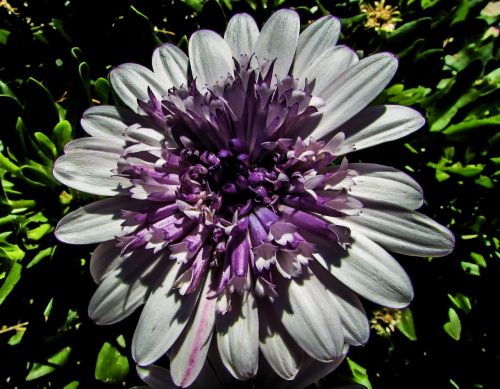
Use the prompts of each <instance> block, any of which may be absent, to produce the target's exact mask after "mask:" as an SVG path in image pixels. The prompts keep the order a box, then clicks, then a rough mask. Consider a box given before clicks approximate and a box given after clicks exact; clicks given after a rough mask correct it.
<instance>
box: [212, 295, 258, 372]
mask: <svg viewBox="0 0 500 389" xmlns="http://www.w3.org/2000/svg"><path fill="white" fill-rule="evenodd" d="M216 327H217V346H218V349H219V354H220V357H221V359H222V362H223V363H224V366H225V367H226V369H227V370H229V372H230V373H231V374H232V375H233V376H234V377H235V378H237V379H240V380H246V379H249V378H251V377H253V376H255V375H256V374H257V368H258V364H259V317H258V313H257V303H256V301H255V297H254V295H253V291H249V292H244V293H243V296H242V295H239V294H236V293H233V294H232V295H231V309H230V311H229V312H226V313H225V314H218V315H217V318H216Z"/></svg>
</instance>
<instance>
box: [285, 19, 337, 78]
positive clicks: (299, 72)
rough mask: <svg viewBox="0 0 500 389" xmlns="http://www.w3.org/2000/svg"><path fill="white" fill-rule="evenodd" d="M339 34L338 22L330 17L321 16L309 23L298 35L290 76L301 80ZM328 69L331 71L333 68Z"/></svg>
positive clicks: (334, 42) (333, 43)
mask: <svg viewBox="0 0 500 389" xmlns="http://www.w3.org/2000/svg"><path fill="white" fill-rule="evenodd" d="M339 34H340V21H339V20H338V19H337V18H335V17H333V16H331V15H328V16H323V17H322V18H320V19H318V20H316V21H315V22H314V23H311V24H310V25H309V26H308V27H307V28H306V29H305V30H304V31H303V32H302V33H301V34H300V35H299V40H298V42H297V54H296V55H295V61H294V63H293V70H292V74H293V75H294V76H295V77H301V78H303V77H302V76H303V74H304V73H305V72H306V70H307V69H308V68H309V67H310V66H311V64H312V63H313V62H314V61H315V60H316V59H317V58H318V57H319V56H320V55H322V54H323V53H324V52H325V51H326V50H328V49H330V48H332V47H333V46H335V44H336V43H337V40H338V39H339ZM328 69H329V70H330V69H332V70H333V68H328ZM323 70H324V69H323ZM325 73H326V72H325ZM310 81H311V80H310Z"/></svg>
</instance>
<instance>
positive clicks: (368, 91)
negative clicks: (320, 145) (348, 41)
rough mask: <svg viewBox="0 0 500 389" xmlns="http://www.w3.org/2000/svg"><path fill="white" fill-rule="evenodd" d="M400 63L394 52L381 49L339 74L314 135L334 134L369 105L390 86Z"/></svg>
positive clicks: (331, 88)
mask: <svg viewBox="0 0 500 389" xmlns="http://www.w3.org/2000/svg"><path fill="white" fill-rule="evenodd" d="M397 67H398V61H397V59H396V57H395V56H394V55H392V54H389V53H380V54H374V55H371V56H369V57H366V58H363V59H362V60H361V61H359V62H358V63H356V64H355V65H353V66H351V67H350V68H349V69H347V70H346V71H345V72H344V73H342V74H341V75H340V76H339V77H337V78H336V79H335V81H334V82H333V83H332V84H330V87H329V88H328V89H327V90H325V95H327V94H328V96H329V97H328V98H327V99H326V100H325V106H324V107H323V108H322V109H321V110H320V111H319V113H318V115H319V114H322V118H321V121H320V123H319V124H318V126H317V127H316V128H315V129H314V131H313V132H312V133H311V136H313V137H315V138H316V139H319V138H322V137H323V136H326V135H328V134H330V133H331V132H332V131H333V130H335V129H336V128H337V127H339V126H340V125H341V124H343V123H345V122H346V121H347V120H349V119H350V118H352V117H353V116H354V115H356V114H357V113H358V112H359V111H361V110H362V109H363V108H365V107H366V106H367V105H368V104H369V103H370V102H371V101H372V100H373V99H374V98H375V97H377V95H378V94H379V93H380V92H382V90H383V89H384V88H385V87H386V85H387V84H388V83H389V81H390V80H391V78H392V77H393V76H394V73H396V69H397Z"/></svg>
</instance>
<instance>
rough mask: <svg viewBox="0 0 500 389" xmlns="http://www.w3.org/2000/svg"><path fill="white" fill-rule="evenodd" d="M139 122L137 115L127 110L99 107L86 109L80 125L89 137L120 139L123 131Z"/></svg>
mask: <svg viewBox="0 0 500 389" xmlns="http://www.w3.org/2000/svg"><path fill="white" fill-rule="evenodd" d="M140 120H141V117H140V116H139V115H137V114H136V113H134V112H132V111H130V110H128V109H125V108H120V107H115V106H111V105H100V106H97V107H91V108H89V109H87V110H86V111H85V112H84V113H83V117H82V120H81V121H80V123H81V124H82V127H83V129H84V130H85V131H86V132H87V134H89V135H92V136H98V137H118V138H122V134H123V131H125V130H126V128H127V127H128V126H130V125H132V124H134V123H137V122H138V121H140Z"/></svg>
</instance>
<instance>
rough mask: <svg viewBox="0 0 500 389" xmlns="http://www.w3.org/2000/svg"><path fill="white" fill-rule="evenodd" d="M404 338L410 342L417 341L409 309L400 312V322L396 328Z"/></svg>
mask: <svg viewBox="0 0 500 389" xmlns="http://www.w3.org/2000/svg"><path fill="white" fill-rule="evenodd" d="M396 328H397V329H398V330H399V331H400V332H401V333H402V334H403V335H404V336H406V337H407V338H408V339H410V340H413V341H415V340H417V334H416V332H415V323H414V322H413V314H412V312H411V310H410V309H409V308H406V309H403V310H402V311H401V320H400V322H399V323H398V325H397V327H396Z"/></svg>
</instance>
